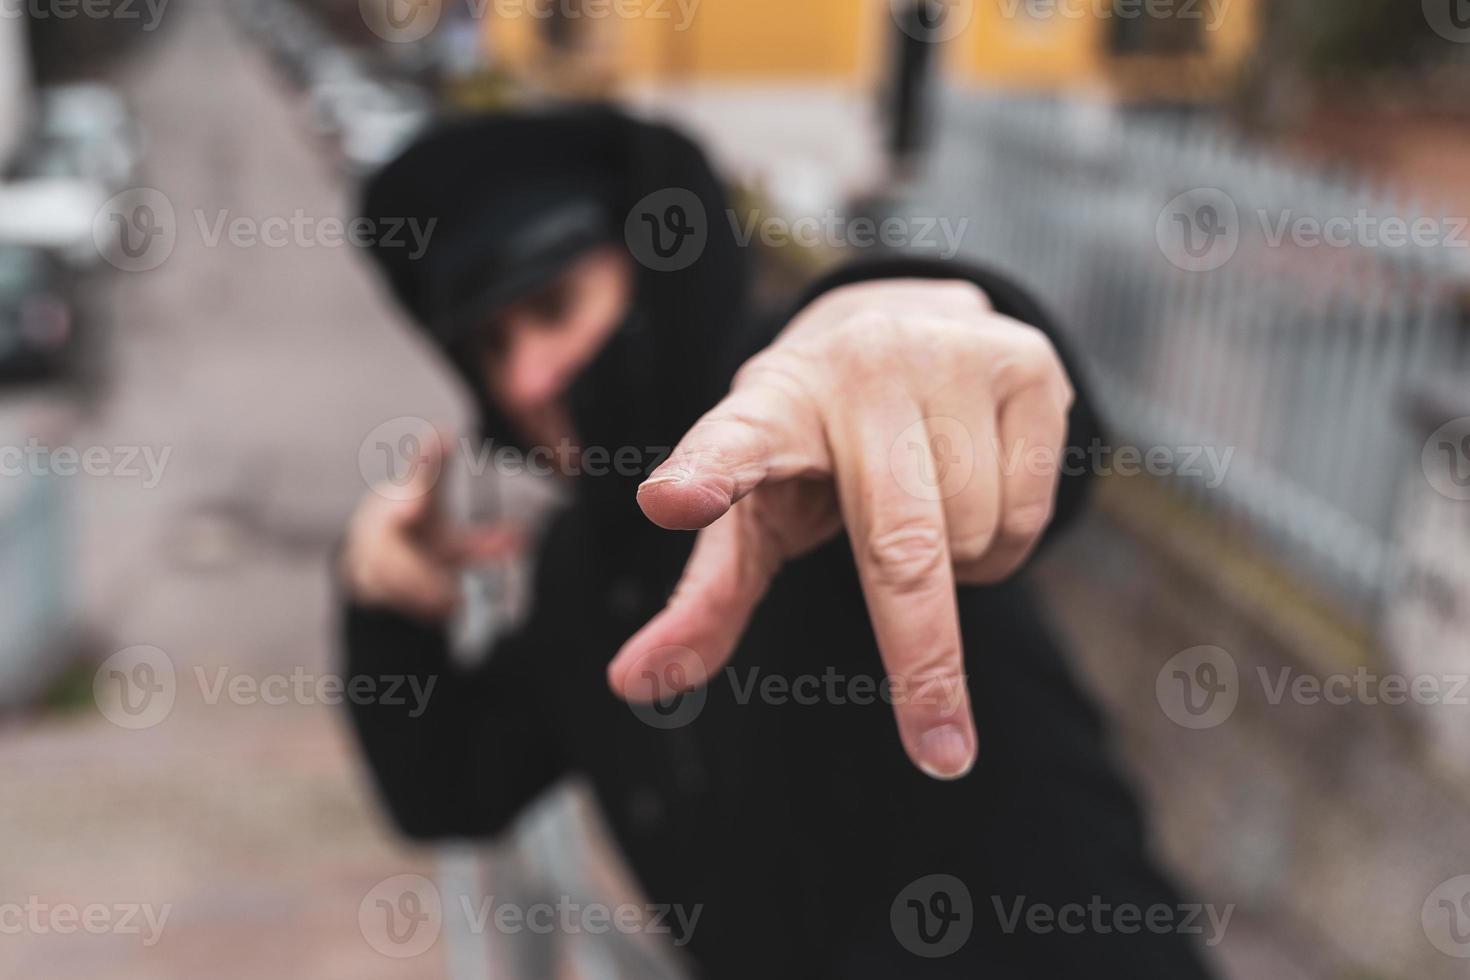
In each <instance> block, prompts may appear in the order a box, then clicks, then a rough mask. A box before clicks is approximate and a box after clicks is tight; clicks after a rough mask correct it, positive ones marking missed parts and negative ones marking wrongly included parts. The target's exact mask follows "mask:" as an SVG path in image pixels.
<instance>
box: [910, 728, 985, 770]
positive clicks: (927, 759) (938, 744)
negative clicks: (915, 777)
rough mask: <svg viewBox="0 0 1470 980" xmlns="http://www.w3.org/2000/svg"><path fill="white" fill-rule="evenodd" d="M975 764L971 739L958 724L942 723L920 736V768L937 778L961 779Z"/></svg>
mask: <svg viewBox="0 0 1470 980" xmlns="http://www.w3.org/2000/svg"><path fill="white" fill-rule="evenodd" d="M974 764H975V753H974V751H972V750H971V748H970V740H969V739H968V738H966V737H965V733H964V731H962V730H961V729H960V726H958V725H940V726H938V727H936V728H931V729H929V730H928V731H927V732H925V733H924V734H923V735H921V736H919V768H920V769H922V770H924V772H925V773H926V774H927V775H929V776H932V777H933V778H935V779H959V778H960V777H961V776H963V775H964V774H965V773H967V772H969V771H970V767H971V766H973V765H974Z"/></svg>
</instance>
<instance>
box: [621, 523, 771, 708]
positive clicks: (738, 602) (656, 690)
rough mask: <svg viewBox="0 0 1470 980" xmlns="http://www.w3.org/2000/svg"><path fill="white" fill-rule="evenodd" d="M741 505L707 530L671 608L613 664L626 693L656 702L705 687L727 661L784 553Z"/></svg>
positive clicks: (637, 635)
mask: <svg viewBox="0 0 1470 980" xmlns="http://www.w3.org/2000/svg"><path fill="white" fill-rule="evenodd" d="M750 515H751V511H750V510H749V508H748V507H742V506H737V507H735V508H734V509H732V510H731V511H730V512H729V513H727V514H726V515H725V516H724V517H722V518H720V519H719V520H717V521H716V522H715V523H714V524H712V525H710V526H709V527H708V528H706V529H705V530H703V531H701V532H700V534H699V538H698V539H697V540H696V542H695V544H694V552H693V554H691V555H690V557H689V564H687V565H686V566H685V567H684V574H683V576H681V577H680V579H679V584H678V586H677V587H676V588H675V589H674V594H673V595H672V596H671V597H670V598H669V602H668V605H667V606H665V607H664V610H663V611H662V612H660V613H659V614H658V615H657V616H655V617H653V619H651V620H649V621H648V623H647V624H646V625H645V626H644V627H643V628H642V629H641V630H639V631H638V632H637V633H635V634H634V635H633V637H632V638H631V639H630V640H628V642H626V643H624V644H623V647H622V649H621V650H619V651H618V654H617V656H615V657H614V658H613V660H612V663H610V664H609V665H608V671H607V677H608V684H609V685H610V686H611V687H612V689H613V691H614V692H616V693H617V694H618V695H619V696H620V697H622V698H624V699H626V700H628V701H634V702H649V701H653V700H656V699H658V698H662V697H668V696H670V695H672V694H676V693H678V692H680V691H684V690H689V689H692V688H695V687H699V686H700V685H701V684H703V683H704V682H705V681H706V680H708V679H709V678H710V677H711V676H712V675H713V674H714V673H715V672H716V671H718V670H719V669H720V668H721V667H723V666H724V664H725V662H726V661H727V660H729V659H730V654H731V653H733V652H734V650H735V645H736V644H737V643H739V642H740V637H741V635H742V634H743V633H744V632H745V625H746V623H748V622H749V621H750V615H751V613H752V612H753V611H754V610H755V607H756V604H757V603H759V602H760V600H761V597H762V596H763V595H765V592H766V587H767V586H768V585H770V582H771V578H772V576H774V575H775V573H776V570H777V569H778V568H779V567H780V564H781V558H780V553H779V550H778V549H777V548H776V546H775V542H774V541H773V540H772V539H771V538H770V537H769V535H767V534H766V533H765V532H763V531H762V530H761V529H760V525H759V522H757V521H755V520H752V519H751V517H750Z"/></svg>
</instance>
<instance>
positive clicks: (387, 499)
mask: <svg viewBox="0 0 1470 980" xmlns="http://www.w3.org/2000/svg"><path fill="white" fill-rule="evenodd" d="M421 442H422V445H423V446H424V450H423V453H422V454H421V455H420V456H419V458H418V459H417V460H415V461H414V466H413V470H412V472H411V474H410V477H409V480H408V484H407V486H404V487H391V488H389V487H383V488H379V489H374V490H371V491H369V492H368V493H367V494H365V495H364V496H363V498H362V500H361V501H360V502H359V503H358V505H357V510H356V511H355V512H354V513H353V515H352V521H351V523H349V524H348V527H347V540H346V543H345V545H344V546H343V548H342V556H341V560H340V566H339V574H340V575H341V578H342V581H343V582H344V583H345V585H346V588H347V593H348V595H349V596H351V597H352V599H353V601H355V602H358V603H361V604H363V605H366V606H380V607H384V608H388V609H394V610H396V611H398V612H402V613H407V614H408V615H411V616H415V617H418V618H419V619H423V620H427V621H430V622H437V621H440V620H443V619H445V618H446V617H448V616H449V615H450V614H451V613H453V612H454V611H455V609H457V608H458V606H459V603H460V599H461V589H460V579H459V572H460V570H461V569H463V568H465V567H467V566H470V565H477V564H486V563H489V562H494V561H498V560H504V559H506V558H508V557H510V556H512V555H513V554H515V553H516V552H517V551H519V550H520V549H521V547H522V542H521V536H520V534H519V532H517V531H516V530H515V529H514V528H512V527H510V526H508V525H502V524H492V525H487V526H484V527H474V528H463V527H461V528H451V527H450V526H449V524H448V522H447V521H446V520H445V518H444V515H443V507H442V506H441V502H440V487H441V485H442V482H441V481H440V480H439V476H440V473H441V471H442V470H443V463H444V449H443V446H444V440H443V439H442V438H439V437H437V436H436V435H434V434H433V433H431V434H430V435H429V437H428V438H425V439H423V440H421Z"/></svg>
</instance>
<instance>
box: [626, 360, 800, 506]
mask: <svg viewBox="0 0 1470 980" xmlns="http://www.w3.org/2000/svg"><path fill="white" fill-rule="evenodd" d="M824 455H825V454H824V452H823V451H822V441H821V423H820V420H819V419H817V418H816V417H815V413H814V412H813V411H812V410H811V409H810V408H809V407H808V406H807V404H806V402H805V401H804V400H803V399H801V398H798V397H796V396H794V395H793V394H791V393H789V392H786V391H784V390H782V389H781V388H780V387H778V386H776V385H773V384H768V383H765V382H763V381H761V380H760V378H759V376H758V375H751V374H746V375H745V376H744V377H743V378H742V379H741V380H740V381H739V382H737V384H736V387H735V389H734V390H733V391H731V392H730V394H729V395H727V396H726V397H725V398H724V399H723V400H722V401H721V402H720V403H719V404H718V405H716V406H715V407H714V408H712V409H710V411H708V412H707V413H705V415H704V416H703V417H702V418H701V419H700V420H699V421H698V422H696V423H694V426H693V427H692V428H691V429H690V430H689V431H688V432H687V433H685V435H684V438H683V439H680V440H679V444H678V446H676V447H675V448H674V451H673V453H671V454H670V456H669V458H668V459H667V460H665V461H664V463H663V464H662V465H660V466H659V467H658V468H657V469H656V470H654V471H653V473H652V474H650V475H649V477H648V479H647V480H645V481H644V482H643V485H642V486H640V487H639V488H638V504H639V506H640V507H642V508H643V512H644V513H645V514H646V515H648V518H649V520H651V521H653V522H654V523H655V524H657V525H659V526H660V527H665V528H669V529H670V530H679V531H690V530H696V529H698V528H703V527H708V526H709V525H711V524H713V523H714V522H715V521H717V520H719V519H720V517H721V516H723V515H724V513H725V512H726V511H728V510H729V509H730V508H731V507H732V506H734V505H735V503H736V502H737V501H739V500H740V499H741V498H742V497H744V496H746V495H747V494H749V493H750V492H751V491H752V490H754V489H755V488H756V487H758V486H760V485H761V484H762V483H764V482H765V481H767V480H784V479H790V478H791V477H795V476H800V475H815V474H816V473H818V472H823V471H824V468H825V467H824V462H823V457H824Z"/></svg>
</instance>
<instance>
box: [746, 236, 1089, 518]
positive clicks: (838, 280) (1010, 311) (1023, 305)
mask: <svg viewBox="0 0 1470 980" xmlns="http://www.w3.org/2000/svg"><path fill="white" fill-rule="evenodd" d="M874 279H951V280H953V279H962V280H966V281H969V282H973V283H974V284H975V285H977V286H979V287H980V288H981V289H983V290H984V291H985V294H986V295H987V296H989V297H990V303H991V305H992V306H993V307H994V308H995V311H996V312H997V313H1000V314H1002V315H1003V316H1008V317H1011V318H1012V319H1015V320H1020V321H1021V322H1022V323H1026V324H1029V325H1031V326H1033V327H1035V328H1037V329H1038V330H1040V331H1041V332H1042V333H1044V334H1046V336H1047V337H1048V339H1050V340H1051V342H1052V346H1054V347H1055V348H1056V350H1057V353H1058V354H1059V355H1060V357H1061V359H1062V363H1063V365H1065V367H1066V369H1067V375H1068V377H1069V378H1070V379H1071V382H1072V387H1073V388H1074V389H1075V390H1076V392H1077V398H1076V401H1075V402H1074V403H1073V406H1072V414H1071V417H1070V418H1069V419H1068V426H1067V446H1066V447H1065V449H1064V450H1063V464H1064V469H1063V475H1062V479H1061V482H1060V484H1059V486H1058V488H1057V507H1056V516H1055V517H1054V518H1053V519H1052V523H1051V526H1050V527H1049V528H1048V529H1047V533H1046V537H1045V538H1044V539H1043V543H1045V542H1047V541H1050V540H1051V539H1053V538H1054V537H1055V536H1056V535H1057V533H1058V532H1060V531H1061V530H1062V529H1063V528H1064V527H1066V525H1067V524H1069V523H1070V522H1071V521H1072V519H1073V518H1075V517H1076V516H1077V515H1078V514H1079V513H1080V512H1081V511H1082V508H1083V505H1084V504H1085V502H1086V498H1087V492H1088V487H1089V485H1090V484H1091V476H1092V473H1091V469H1090V468H1089V467H1087V466H1085V465H1083V462H1084V461H1085V460H1087V459H1090V458H1091V453H1092V451H1093V447H1094V446H1095V445H1096V444H1098V443H1100V442H1101V441H1102V427H1101V425H1100V423H1099V421H1098V417H1097V414H1096V411H1095V409H1094V406H1093V402H1092V399H1091V397H1090V385H1089V384H1088V383H1087V372H1086V366H1085V365H1083V364H1081V363H1080V362H1079V361H1078V359H1077V358H1076V356H1074V354H1073V352H1072V350H1071V345H1070V344H1069V343H1068V342H1067V339H1066V337H1064V336H1063V335H1062V332H1061V330H1060V329H1059V328H1058V326H1057V323H1056V321H1055V320H1053V319H1052V317H1051V316H1050V315H1049V314H1048V313H1047V312H1046V310H1045V308H1044V307H1043V306H1042V305H1041V304H1040V303H1038V302H1037V301H1036V299H1035V298H1034V297H1032V296H1031V295H1030V294H1029V293H1028V292H1026V290H1024V289H1022V288H1021V287H1020V286H1018V285H1016V283H1014V282H1013V281H1011V280H1010V279H1008V278H1006V277H1005V276H1002V275H1000V274H999V273H997V272H994V271H992V270H990V269H985V268H982V267H979V266H975V265H970V264H968V263H965V262H958V261H944V260H940V259H915V258H903V257H893V258H884V259H878V260H865V261H860V262H854V263H851V264H849V265H845V266H842V267H840V268H838V269H837V270H835V271H834V272H832V273H830V274H828V275H826V276H824V277H822V278H821V279H819V280H818V281H817V282H816V283H814V284H813V285H812V286H811V287H810V288H808V289H807V290H806V291H805V292H804V293H803V294H802V297H801V299H800V300H799V301H798V302H797V303H796V304H795V305H794V306H793V307H792V308H791V312H790V315H789V316H787V317H786V318H785V319H783V320H782V321H781V323H780V326H781V327H784V326H785V324H786V323H788V322H790V320H791V319H792V318H793V317H794V316H795V315H796V314H797V313H799V312H800V311H801V310H803V309H805V308H806V307H807V306H808V305H810V304H811V303H812V302H813V301H814V300H816V299H817V298H818V297H819V296H821V295H822V294H823V293H826V292H829V291H830V290H833V289H837V288H838V287H840V286H847V285H851V284H853V283H858V282H868V281H871V280H874ZM779 328H780V327H778V328H777V329H779ZM769 339H770V338H767V340H766V342H767V343H768V342H769ZM762 346H763V345H762ZM751 353H754V350H752V351H751Z"/></svg>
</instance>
